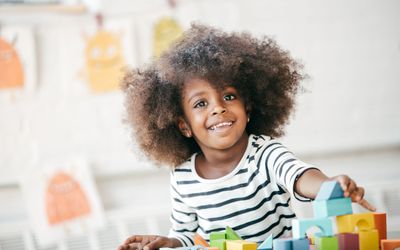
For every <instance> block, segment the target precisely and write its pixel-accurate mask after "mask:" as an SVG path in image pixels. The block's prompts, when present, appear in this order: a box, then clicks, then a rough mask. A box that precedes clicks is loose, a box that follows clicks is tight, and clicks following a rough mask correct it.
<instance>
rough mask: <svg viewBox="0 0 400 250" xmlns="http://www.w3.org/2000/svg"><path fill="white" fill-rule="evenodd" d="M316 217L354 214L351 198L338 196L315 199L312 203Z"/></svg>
mask: <svg viewBox="0 0 400 250" xmlns="http://www.w3.org/2000/svg"><path fill="white" fill-rule="evenodd" d="M312 206H313V211H314V218H324V217H330V216H338V215H345V214H352V213H353V208H352V207H351V198H348V197H347V198H338V199H331V200H318V201H317V200H315V201H313V203H312Z"/></svg>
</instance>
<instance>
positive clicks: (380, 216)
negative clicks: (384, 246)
mask: <svg viewBox="0 0 400 250" xmlns="http://www.w3.org/2000/svg"><path fill="white" fill-rule="evenodd" d="M374 219H375V228H376V229H377V230H378V234H379V242H380V241H381V240H384V239H386V238H387V226H386V213H374Z"/></svg>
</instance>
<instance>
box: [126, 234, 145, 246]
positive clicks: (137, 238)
mask: <svg viewBox="0 0 400 250" xmlns="http://www.w3.org/2000/svg"><path fill="white" fill-rule="evenodd" d="M143 238H144V237H143V236H142V235H133V236H131V237H129V238H128V239H126V240H125V241H124V244H129V243H133V242H141V241H142V240H143Z"/></svg>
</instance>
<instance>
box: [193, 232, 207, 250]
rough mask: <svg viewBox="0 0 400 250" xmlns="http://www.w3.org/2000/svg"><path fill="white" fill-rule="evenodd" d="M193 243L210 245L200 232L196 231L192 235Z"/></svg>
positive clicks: (204, 245)
mask: <svg viewBox="0 0 400 250" xmlns="http://www.w3.org/2000/svg"><path fill="white" fill-rule="evenodd" d="M194 244H195V245H200V246H203V247H210V244H208V242H207V241H206V240H205V239H203V237H201V236H200V234H198V233H196V234H195V235H194Z"/></svg>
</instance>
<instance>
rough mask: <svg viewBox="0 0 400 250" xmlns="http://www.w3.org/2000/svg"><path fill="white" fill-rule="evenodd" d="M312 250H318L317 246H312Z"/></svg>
mask: <svg viewBox="0 0 400 250" xmlns="http://www.w3.org/2000/svg"><path fill="white" fill-rule="evenodd" d="M310 250H318V249H317V246H316V245H310Z"/></svg>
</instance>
